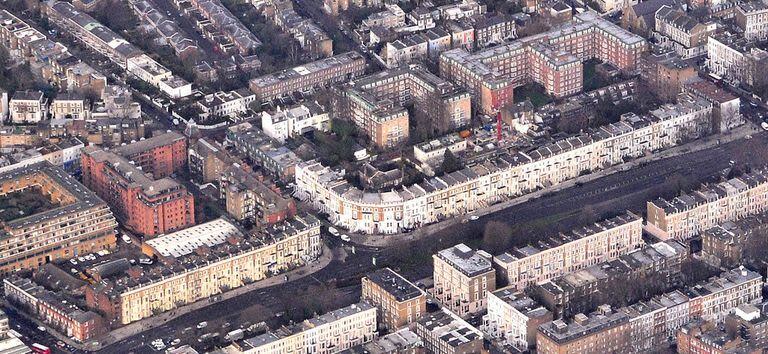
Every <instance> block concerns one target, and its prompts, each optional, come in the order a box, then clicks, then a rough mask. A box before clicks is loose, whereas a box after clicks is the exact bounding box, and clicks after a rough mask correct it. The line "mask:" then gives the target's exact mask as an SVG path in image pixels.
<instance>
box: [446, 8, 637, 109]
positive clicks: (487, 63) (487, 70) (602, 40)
mask: <svg viewBox="0 0 768 354" xmlns="http://www.w3.org/2000/svg"><path fill="white" fill-rule="evenodd" d="M646 49H647V43H646V41H645V40H644V39H643V38H642V37H640V36H637V35H634V34H632V33H630V32H627V31H626V30H624V29H622V28H620V27H618V26H616V25H614V24H612V23H610V22H609V21H607V20H604V19H602V18H601V17H600V16H599V15H598V14H597V13H595V12H591V11H590V12H585V13H581V14H578V15H576V16H574V18H573V21H572V22H570V23H568V24H565V25H562V26H559V27H556V28H555V29H553V30H551V31H548V32H544V33H541V34H538V35H535V36H529V37H525V38H522V39H519V40H516V41H514V42H511V43H508V44H504V45H501V46H497V47H494V48H490V49H486V50H482V51H479V52H476V53H472V54H470V53H468V52H467V51H466V50H463V49H454V50H450V51H447V52H444V53H443V54H442V55H441V57H440V76H442V77H445V78H448V79H450V80H452V81H454V82H456V83H457V84H458V85H460V86H462V87H464V88H465V89H466V90H467V91H469V92H470V93H471V94H472V95H473V96H474V97H475V100H476V102H475V104H476V107H477V109H478V110H479V111H480V112H482V113H486V114H490V113H494V112H496V111H498V109H499V108H501V107H502V106H504V105H506V104H509V103H511V102H512V94H513V92H512V91H513V89H514V88H515V87H518V86H522V85H524V84H526V83H529V82H537V83H539V84H542V85H543V86H544V88H545V90H546V91H547V93H549V94H551V95H553V96H555V97H565V96H569V95H573V94H575V93H578V92H579V91H581V89H582V86H583V72H582V71H583V68H582V61H584V60H587V59H592V58H595V59H599V60H602V61H605V62H608V63H611V64H613V65H614V66H616V67H618V68H619V69H621V70H623V71H634V70H635V69H636V68H637V62H638V60H639V58H640V56H641V54H642V53H643V52H644V51H646Z"/></svg>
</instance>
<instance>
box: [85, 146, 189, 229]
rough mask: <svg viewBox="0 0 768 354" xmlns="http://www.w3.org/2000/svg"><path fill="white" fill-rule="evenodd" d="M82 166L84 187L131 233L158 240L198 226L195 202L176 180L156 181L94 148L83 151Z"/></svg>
mask: <svg viewBox="0 0 768 354" xmlns="http://www.w3.org/2000/svg"><path fill="white" fill-rule="evenodd" d="M81 163H82V171H83V184H85V186H86V187H88V188H89V189H91V190H93V191H94V192H96V194H97V195H99V196H100V197H101V198H102V199H104V200H105V201H106V202H107V204H109V206H110V207H111V208H112V210H113V211H114V212H115V214H116V215H117V217H118V219H120V220H122V221H123V222H124V223H125V225H126V226H127V227H128V228H129V229H131V230H133V231H135V232H137V233H140V234H142V235H144V236H156V235H160V234H165V233H168V232H172V231H176V230H180V229H184V228H186V227H189V226H192V225H194V224H195V201H194V198H193V197H192V195H191V194H190V193H189V192H188V191H187V189H186V188H185V187H184V186H183V185H181V184H179V183H178V182H176V181H174V180H173V179H171V178H168V177H165V178H161V179H153V178H151V177H150V176H149V175H147V174H145V173H144V172H143V171H142V169H141V168H139V166H137V165H136V163H134V162H133V161H129V160H127V159H126V158H124V157H122V156H120V155H117V154H115V153H114V152H110V151H106V150H101V149H99V148H97V147H94V146H89V147H86V148H85V149H83V154H82V161H81Z"/></svg>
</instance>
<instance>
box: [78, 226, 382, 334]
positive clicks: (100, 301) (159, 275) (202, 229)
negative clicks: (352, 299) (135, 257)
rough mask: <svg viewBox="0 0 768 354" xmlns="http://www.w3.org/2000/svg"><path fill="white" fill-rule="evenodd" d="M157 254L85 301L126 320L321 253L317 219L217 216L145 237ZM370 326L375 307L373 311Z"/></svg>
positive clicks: (96, 287)
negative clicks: (258, 225)
mask: <svg viewBox="0 0 768 354" xmlns="http://www.w3.org/2000/svg"><path fill="white" fill-rule="evenodd" d="M142 250H143V251H144V252H145V253H146V254H147V255H150V256H156V257H157V258H158V259H159V262H157V263H156V264H154V265H151V266H146V267H140V268H139V267H132V268H129V269H128V271H126V272H124V273H120V274H117V275H115V276H111V277H107V279H102V280H101V281H99V282H97V283H95V284H93V285H92V286H89V287H88V288H87V289H86V303H87V304H88V306H89V307H90V308H92V309H97V310H99V311H100V312H102V313H105V314H107V318H108V319H109V320H110V321H112V323H117V324H128V323H131V322H134V321H138V320H141V319H143V318H147V317H151V316H154V315H155V314H157V313H158V312H163V311H169V310H172V309H175V308H178V307H179V306H183V305H186V304H190V303H193V302H195V301H199V300H201V299H206V298H208V297H210V296H213V295H216V294H220V293H222V292H225V291H228V290H230V289H234V288H237V287H240V286H243V285H245V284H250V283H252V282H254V281H258V280H262V279H265V278H268V277H270V276H274V275H277V274H279V273H281V272H283V271H286V270H288V269H291V268H293V267H297V266H301V265H305V264H307V263H309V262H311V261H313V260H315V259H317V257H319V256H320V254H321V253H322V244H321V241H320V222H319V221H318V220H317V219H316V218H315V217H313V216H311V215H305V216H300V217H296V218H294V219H291V220H287V221H285V222H284V223H282V224H280V225H275V226H272V227H267V228H265V229H263V230H260V231H258V232H256V233H254V234H243V233H242V232H241V231H240V230H239V229H238V228H237V227H236V226H234V225H233V224H232V223H230V222H228V221H226V220H222V219H218V220H214V221H211V222H208V223H204V224H200V225H197V226H193V227H191V228H188V229H185V230H181V231H179V232H175V233H170V234H168V235H165V236H161V237H157V238H155V239H152V240H149V241H147V242H146V244H145V245H143V246H142ZM373 316H374V319H373V326H374V329H375V323H376V322H375V312H374V314H373Z"/></svg>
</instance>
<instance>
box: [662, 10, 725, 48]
mask: <svg viewBox="0 0 768 354" xmlns="http://www.w3.org/2000/svg"><path fill="white" fill-rule="evenodd" d="M655 17H656V18H655V21H654V23H655V24H656V28H655V31H654V37H655V38H656V40H657V41H658V42H659V44H660V45H661V46H663V47H666V48H670V49H672V50H674V51H675V53H677V54H678V55H680V57H681V58H683V59H690V58H693V57H697V56H700V55H704V54H706V53H707V38H708V37H709V35H710V34H712V33H713V32H714V31H715V30H716V29H717V25H716V24H715V23H714V22H708V23H700V22H699V21H698V20H696V19H694V18H692V17H690V16H688V15H686V13H685V12H684V11H682V10H678V9H677V8H676V7H672V6H669V5H663V6H661V7H660V8H659V9H658V10H657V11H656V13H655Z"/></svg>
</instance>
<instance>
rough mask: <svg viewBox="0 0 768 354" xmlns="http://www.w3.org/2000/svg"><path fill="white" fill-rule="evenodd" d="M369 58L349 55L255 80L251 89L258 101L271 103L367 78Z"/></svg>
mask: <svg viewBox="0 0 768 354" xmlns="http://www.w3.org/2000/svg"><path fill="white" fill-rule="evenodd" d="M364 71H365V58H363V56H362V55H360V53H357V52H346V53H342V54H338V55H335V56H332V57H330V58H325V59H320V60H317V61H313V62H311V63H307V64H304V65H301V66H297V67H294V68H291V69H285V70H283V71H280V72H277V73H273V74H268V75H264V76H261V77H257V78H254V79H251V81H250V82H249V84H248V87H249V88H250V89H251V92H253V93H254V94H256V97H257V98H258V99H261V100H264V101H269V100H272V99H275V98H278V97H281V96H283V95H286V94H291V93H293V92H294V91H299V92H308V91H309V90H312V89H314V88H316V87H321V86H327V85H330V84H334V83H338V82H344V81H347V80H350V79H353V78H355V77H358V76H360V75H362V74H363V72H364Z"/></svg>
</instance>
